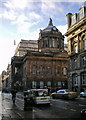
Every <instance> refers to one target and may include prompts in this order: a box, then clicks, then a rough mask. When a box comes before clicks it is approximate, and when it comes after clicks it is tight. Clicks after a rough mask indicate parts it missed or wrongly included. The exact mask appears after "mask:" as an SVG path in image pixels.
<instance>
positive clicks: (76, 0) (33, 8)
mask: <svg viewBox="0 0 86 120" xmlns="http://www.w3.org/2000/svg"><path fill="white" fill-rule="evenodd" d="M84 2H85V0H0V74H1V73H2V71H3V70H6V69H7V66H8V64H10V63H11V57H13V55H14V51H15V49H16V47H17V45H18V43H19V42H20V41H21V39H24V40H38V37H39V32H40V29H41V30H43V29H44V28H46V27H47V25H48V22H49V19H50V18H52V21H53V25H54V26H56V27H57V28H58V29H59V30H60V32H62V34H63V35H64V33H66V31H67V18H66V14H67V13H78V12H79V8H80V7H82V6H83V5H84ZM14 40H15V41H16V45H14ZM65 43H67V41H66V38H65Z"/></svg>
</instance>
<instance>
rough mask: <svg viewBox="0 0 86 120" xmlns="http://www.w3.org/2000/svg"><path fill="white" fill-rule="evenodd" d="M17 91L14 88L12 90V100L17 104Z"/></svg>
mask: <svg viewBox="0 0 86 120" xmlns="http://www.w3.org/2000/svg"><path fill="white" fill-rule="evenodd" d="M16 93H17V91H16V90H14V89H13V90H12V91H11V94H12V101H13V103H14V104H15V100H16Z"/></svg>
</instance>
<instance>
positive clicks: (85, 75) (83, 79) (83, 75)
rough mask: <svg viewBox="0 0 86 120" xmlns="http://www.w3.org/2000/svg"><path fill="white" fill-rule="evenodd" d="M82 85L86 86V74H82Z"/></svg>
mask: <svg viewBox="0 0 86 120" xmlns="http://www.w3.org/2000/svg"><path fill="white" fill-rule="evenodd" d="M81 80H82V85H86V74H85V73H83V74H81Z"/></svg>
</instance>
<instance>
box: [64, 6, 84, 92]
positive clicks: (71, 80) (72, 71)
mask: <svg viewBox="0 0 86 120" xmlns="http://www.w3.org/2000/svg"><path fill="white" fill-rule="evenodd" d="M67 20H68V29H67V32H66V34H65V36H67V41H68V56H69V62H70V64H69V72H68V75H69V76H68V84H69V85H68V86H69V89H72V90H74V91H82V90H83V89H86V6H83V7H81V8H80V9H79V12H78V13H74V14H72V13H68V14H67Z"/></svg>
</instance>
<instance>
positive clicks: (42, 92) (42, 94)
mask: <svg viewBox="0 0 86 120" xmlns="http://www.w3.org/2000/svg"><path fill="white" fill-rule="evenodd" d="M36 96H48V91H44V90H39V91H36Z"/></svg>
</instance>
